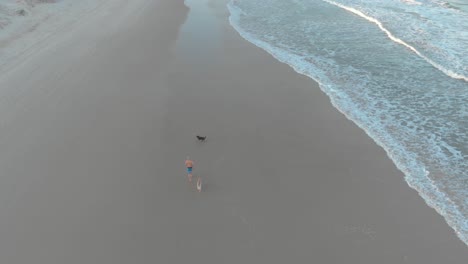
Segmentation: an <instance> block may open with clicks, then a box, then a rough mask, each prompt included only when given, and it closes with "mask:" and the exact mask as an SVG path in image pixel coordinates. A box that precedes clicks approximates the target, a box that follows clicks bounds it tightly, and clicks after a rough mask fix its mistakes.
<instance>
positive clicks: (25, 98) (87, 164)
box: [0, 0, 468, 264]
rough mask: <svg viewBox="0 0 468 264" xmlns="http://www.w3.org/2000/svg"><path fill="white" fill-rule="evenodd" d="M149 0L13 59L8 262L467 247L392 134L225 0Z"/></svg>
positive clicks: (6, 149) (364, 253) (8, 104)
mask: <svg viewBox="0 0 468 264" xmlns="http://www.w3.org/2000/svg"><path fill="white" fill-rule="evenodd" d="M137 2H138V4H133V5H131V7H132V9H131V12H130V11H129V9H128V8H129V7H128V8H127V7H125V8H124V7H118V6H114V9H112V10H111V11H112V12H109V13H108V14H106V15H103V16H102V17H96V18H93V19H89V21H88V22H87V23H86V24H85V25H75V27H77V28H76V29H73V30H72V29H70V31H69V33H68V35H69V36H66V37H63V38H60V41H59V40H58V39H57V42H56V43H55V44H54V46H53V48H48V49H44V50H42V51H41V52H38V54H37V55H36V56H34V57H33V58H28V59H23V60H22V61H23V62H22V63H21V64H16V67H15V68H14V69H13V70H11V71H9V72H8V73H2V75H0V87H2V90H1V91H0V92H1V93H0V96H1V98H0V110H1V111H0V131H1V133H0V145H1V146H2V148H1V149H2V150H1V151H0V167H1V172H2V173H1V178H0V201H1V202H0V212H2V213H1V214H0V234H1V237H0V260H1V262H2V263H9V264H25V263H35V264H59V263H60V264H61V263H72V264H73V263H77V264H78V263H80V264H82V263H96V264H98V263H99V264H107V263H109V264H111V263H112V264H117V263H122V264H123V263H188V262H190V263H205V264H206V263H330V264H331V263H355V264H367V263H368V264H374V263H384V264H386V263H388V264H395V263H418V264H419V263H420V264H428V263H431V264H432V263H434V264H439V263H444V264H451V263H457V264H458V263H460V264H464V263H467V260H468V251H467V248H466V245H465V244H463V243H462V242H461V241H460V240H459V239H458V238H457V237H456V235H455V234H454V232H453V230H452V229H451V228H450V227H449V226H448V225H447V224H446V223H445V222H444V219H443V218H442V217H441V216H440V215H438V214H437V213H436V212H435V211H434V210H433V209H431V208H429V207H428V206H427V205H426V204H425V203H424V201H423V200H422V198H420V197H419V196H418V195H417V192H416V191H414V190H412V189H411V188H409V187H408V186H407V184H406V183H405V181H404V178H403V177H404V176H403V174H402V173H401V172H400V171H398V170H397V169H396V167H395V166H394V164H393V163H392V162H391V161H390V159H388V157H387V156H386V154H385V152H384V151H383V149H381V148H380V147H378V146H377V145H376V144H375V143H374V142H373V141H372V140H371V139H370V138H369V137H368V136H367V135H366V134H365V133H364V132H363V131H362V130H360V129H359V128H358V127H357V126H355V125H354V124H353V123H352V122H350V121H348V120H347V119H346V118H345V117H344V116H343V115H342V114H340V113H339V112H338V111H337V110H336V109H334V108H333V107H332V105H331V104H330V102H329V99H328V98H327V97H326V96H325V95H324V94H323V93H322V92H321V91H320V89H319V88H318V86H317V84H316V83H315V82H313V81H312V80H310V79H308V78H306V77H304V76H301V75H299V74H297V73H295V72H294V71H293V70H292V69H291V68H289V67H288V66H287V65H284V64H281V63H279V62H277V61H276V60H274V59H273V58H272V57H271V56H270V55H268V54H267V53H266V52H264V51H262V50H261V49H259V48H257V47H255V46H253V45H252V44H250V43H248V42H246V41H245V40H243V39H242V38H241V37H240V36H239V35H238V34H237V33H236V32H235V31H234V30H233V29H232V28H231V27H230V26H229V24H228V22H227V15H228V13H227V10H226V7H225V1H214V0H199V1H198V0H197V1H196V0H188V1H187V5H188V6H189V7H190V10H189V9H188V8H187V7H186V6H184V4H183V3H182V1H176V0H171V1H170V0H158V1H146V0H138V1H137ZM129 6H130V5H129ZM112 19H115V20H112ZM104 21H106V22H110V21H118V23H103V22H104ZM99 22H101V23H99ZM96 23H98V25H100V27H99V29H96V27H95V25H96ZM91 29H93V30H91ZM196 134H201V135H204V136H207V141H206V142H204V143H200V142H197V141H196V139H195V135H196ZM186 155H190V156H191V158H192V159H193V160H194V161H195V168H194V175H195V176H201V177H202V178H203V180H204V183H205V185H204V191H203V192H202V193H198V192H196V190H195V188H194V186H193V184H189V183H188V182H187V179H186V175H185V168H184V159H185V157H186Z"/></svg>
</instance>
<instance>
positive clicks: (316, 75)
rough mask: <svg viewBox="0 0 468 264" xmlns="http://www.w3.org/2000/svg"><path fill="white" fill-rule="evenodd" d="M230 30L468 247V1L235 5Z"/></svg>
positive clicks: (278, 0)
mask: <svg viewBox="0 0 468 264" xmlns="http://www.w3.org/2000/svg"><path fill="white" fill-rule="evenodd" d="M228 8H229V11H230V14H231V16H230V23H231V25H232V26H233V27H234V28H235V29H236V30H237V31H238V32H239V33H240V34H241V35H242V36H243V37H244V38H245V39H247V40H248V41H250V42H252V43H253V44H255V45H257V46H259V47H261V48H263V49H265V50H266V51H268V52H269V53H270V54H272V55H273V56H274V57H275V58H277V59H278V60H280V61H282V62H285V63H287V64H289V65H290V66H291V67H293V68H294V69H295V70H296V71H298V72H299V73H302V74H305V75H307V76H309V77H311V78H313V79H314V80H316V81H317V82H319V83H320V86H321V89H322V90H323V91H324V92H325V93H326V94H327V95H328V96H329V97H330V98H331V100H332V103H333V104H334V105H335V107H336V108H338V109H339V110H340V111H341V112H342V113H344V114H345V115H346V116H347V117H348V118H349V119H351V120H353V121H354V122H355V123H356V124H357V125H358V126H360V127H361V128H362V129H364V130H365V131H366V132H367V133H368V134H369V136H371V137H372V138H373V139H374V140H375V141H376V142H377V143H378V144H379V145H381V146H382V147H383V148H384V149H385V150H386V151H387V153H388V155H389V156H390V158H391V159H392V160H393V161H394V162H395V164H396V165H397V166H398V168H399V169H400V170H402V171H403V172H404V173H405V175H406V177H405V179H406V181H407V182H408V184H409V185H410V186H411V187H412V188H414V189H416V190H417V191H418V192H419V194H420V195H421V196H422V197H423V198H424V200H425V201H426V202H427V204H428V205H429V206H431V207H433V208H434V209H436V210H437V212H439V213H440V214H441V215H442V216H444V217H445V219H446V221H447V223H448V224H449V225H450V226H451V227H452V228H453V229H454V230H455V232H456V233H457V235H458V236H459V237H460V239H462V240H463V241H464V242H465V243H467V244H468V0H456V1H455V0H453V1H439V0H336V1H329V0H255V1H252V0H232V1H231V2H230V3H229V5H228Z"/></svg>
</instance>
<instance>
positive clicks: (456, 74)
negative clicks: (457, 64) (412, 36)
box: [323, 0, 468, 82]
mask: <svg viewBox="0 0 468 264" xmlns="http://www.w3.org/2000/svg"><path fill="white" fill-rule="evenodd" d="M323 1H324V2H327V3H329V4H332V5H334V6H337V7H340V8H342V9H345V10H347V11H349V12H351V13H353V14H355V15H358V16H360V17H362V18H364V19H366V20H368V21H370V22H372V23H374V24H376V25H377V26H378V27H379V28H380V29H381V30H382V31H383V32H385V34H387V36H388V37H389V38H390V39H391V40H392V41H394V42H396V43H398V44H400V45H403V46H405V47H406V48H408V49H409V50H411V51H413V52H414V53H416V54H417V55H418V56H419V57H421V58H423V59H424V60H425V61H427V62H429V63H430V64H431V65H432V66H434V67H435V68H436V69H438V70H440V71H441V72H443V73H445V74H446V75H447V76H449V77H451V78H454V79H458V80H463V81H465V82H468V77H466V76H464V75H462V74H458V73H455V72H453V71H451V70H449V69H446V68H444V67H443V66H441V65H440V64H438V63H436V62H435V61H433V60H431V59H429V58H428V57H426V56H424V55H423V54H422V53H421V52H419V51H418V50H417V49H416V48H414V47H413V46H411V45H409V44H408V43H406V42H404V41H403V40H401V39H399V38H397V37H395V36H394V35H393V34H392V32H390V31H389V30H388V29H386V28H385V27H384V26H383V25H382V23H381V22H380V21H379V20H377V19H375V18H373V17H370V16H368V15H366V14H364V13H363V12H361V11H359V10H357V9H355V8H352V7H349V6H345V5H342V4H340V3H337V2H334V1H330V0H323Z"/></svg>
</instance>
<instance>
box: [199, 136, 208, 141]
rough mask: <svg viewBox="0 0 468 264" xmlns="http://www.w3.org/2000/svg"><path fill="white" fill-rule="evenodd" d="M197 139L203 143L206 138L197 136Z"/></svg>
mask: <svg viewBox="0 0 468 264" xmlns="http://www.w3.org/2000/svg"><path fill="white" fill-rule="evenodd" d="M197 139H198V140H199V141H205V140H206V137H202V136H197Z"/></svg>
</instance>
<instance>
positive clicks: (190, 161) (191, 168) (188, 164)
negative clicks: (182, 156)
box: [185, 156, 193, 182]
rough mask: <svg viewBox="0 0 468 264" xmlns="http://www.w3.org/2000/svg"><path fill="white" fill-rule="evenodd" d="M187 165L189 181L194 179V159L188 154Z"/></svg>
mask: <svg viewBox="0 0 468 264" xmlns="http://www.w3.org/2000/svg"><path fill="white" fill-rule="evenodd" d="M185 167H187V174H188V175H187V176H188V180H189V182H191V181H192V170H193V161H192V160H191V159H190V157H189V156H187V159H186V160H185Z"/></svg>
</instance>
